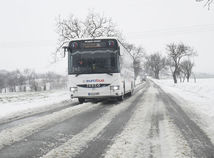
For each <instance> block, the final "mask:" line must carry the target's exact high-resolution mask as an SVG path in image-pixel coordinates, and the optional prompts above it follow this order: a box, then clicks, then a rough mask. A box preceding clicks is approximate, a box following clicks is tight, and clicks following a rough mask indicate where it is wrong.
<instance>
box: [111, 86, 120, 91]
mask: <svg viewBox="0 0 214 158" xmlns="http://www.w3.org/2000/svg"><path fill="white" fill-rule="evenodd" d="M119 89H120V86H118V85H117V86H110V90H119Z"/></svg>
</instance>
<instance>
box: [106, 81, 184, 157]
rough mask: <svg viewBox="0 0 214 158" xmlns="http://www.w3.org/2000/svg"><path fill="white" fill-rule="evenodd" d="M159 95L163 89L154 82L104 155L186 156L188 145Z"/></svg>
mask: <svg viewBox="0 0 214 158" xmlns="http://www.w3.org/2000/svg"><path fill="white" fill-rule="evenodd" d="M158 94H159V91H158V90H157V89H156V88H155V87H153V84H151V87H150V88H149V89H148V91H146V93H145V95H144V97H143V98H142V100H141V101H140V104H139V105H137V109H136V110H135V113H134V114H133V116H132V118H131V119H130V120H129V122H128V123H127V125H126V126H125V128H124V130H123V131H122V132H121V133H120V134H119V135H118V136H116V138H115V139H114V143H113V144H112V145H109V148H108V149H107V150H106V153H105V154H104V155H103V157H105V158H132V157H135V158H142V157H163V158H172V157H177V158H183V157H186V156H185V155H184V154H183V153H184V152H186V151H188V148H187V149H186V148H185V147H183V144H182V143H180V142H183V140H182V138H181V137H178V136H179V134H178V133H177V131H176V129H175V128H173V125H172V123H171V121H170V120H169V119H168V117H167V116H166V111H165V105H164V104H163V102H162V100H161V98H158ZM178 142H179V143H178Z"/></svg>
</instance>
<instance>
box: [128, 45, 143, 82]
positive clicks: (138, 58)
mask: <svg viewBox="0 0 214 158" xmlns="http://www.w3.org/2000/svg"><path fill="white" fill-rule="evenodd" d="M124 45H125V47H126V49H127V50H128V52H129V53H130V54H131V56H132V58H133V66H134V74H135V79H136V78H137V76H138V75H139V73H140V71H142V62H143V60H144V58H145V50H144V49H143V48H142V47H136V46H134V45H133V44H129V43H125V42H124Z"/></svg>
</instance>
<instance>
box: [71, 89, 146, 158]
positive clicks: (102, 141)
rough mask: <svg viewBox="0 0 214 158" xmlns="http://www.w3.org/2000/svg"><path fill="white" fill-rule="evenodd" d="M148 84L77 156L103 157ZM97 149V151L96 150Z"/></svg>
mask: <svg viewBox="0 0 214 158" xmlns="http://www.w3.org/2000/svg"><path fill="white" fill-rule="evenodd" d="M147 88H148V86H146V87H145V88H144V89H143V90H142V92H141V94H140V95H138V96H137V98H136V99H135V100H133V102H131V105H130V106H129V107H128V108H127V109H126V110H125V111H123V112H121V113H120V114H118V115H117V116H116V117H115V118H113V119H112V121H111V122H110V123H109V125H107V126H106V127H105V129H104V130H103V131H102V132H101V133H100V134H99V137H98V138H95V139H93V140H92V141H90V142H89V143H88V144H87V147H86V148H84V149H83V150H82V152H80V153H79V154H78V155H77V156H75V158H82V157H87V158H95V157H97V158H98V157H101V156H102V155H103V153H104V152H105V149H106V148H107V146H108V145H110V144H112V142H113V138H114V137H115V135H117V134H119V133H121V131H122V130H123V128H124V126H125V125H126V123H127V122H128V121H129V120H130V118H131V117H132V115H133V112H134V111H135V110H136V106H137V104H138V103H139V101H140V100H141V98H142V97H143V95H144V93H145V91H146V90H147ZM94 151H96V152H94Z"/></svg>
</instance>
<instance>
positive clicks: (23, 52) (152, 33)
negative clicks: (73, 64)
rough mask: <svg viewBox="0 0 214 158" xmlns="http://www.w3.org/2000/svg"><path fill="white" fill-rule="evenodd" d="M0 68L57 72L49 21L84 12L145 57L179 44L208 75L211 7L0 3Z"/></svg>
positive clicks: (150, 1) (213, 27)
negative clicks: (109, 24)
mask: <svg viewBox="0 0 214 158" xmlns="http://www.w3.org/2000/svg"><path fill="white" fill-rule="evenodd" d="M0 2H1V5H0V19H1V25H0V69H8V70H13V69H16V68H21V69H23V68H26V67H29V68H34V69H35V70H37V71H40V72H41V71H47V70H49V69H52V70H53V69H57V71H58V72H59V71H63V72H65V68H64V67H66V65H65V62H61V64H54V65H50V60H51V53H52V52H53V51H54V50H55V48H56V41H57V34H56V33H55V18H56V17H57V16H58V15H61V16H62V17H67V16H69V15H71V14H74V15H75V16H78V17H80V18H84V17H85V16H86V15H87V13H88V10H90V9H94V10H95V12H99V13H101V14H104V15H105V16H109V17H112V19H113V21H114V22H116V24H117V25H118V28H119V29H121V30H122V32H123V34H124V35H125V38H126V39H127V41H129V42H132V43H134V44H136V45H141V46H142V47H144V48H145V50H146V51H147V53H152V52H155V51H160V52H162V53H163V54H164V53H165V46H166V44H169V43H171V42H184V43H186V44H188V45H190V46H192V47H194V48H195V49H196V50H197V52H198V55H199V56H198V57H196V58H195V62H196V67H195V71H197V72H209V73H214V62H213V58H214V47H213V44H214V20H213V19H214V6H211V10H210V11H208V10H207V8H204V7H203V4H202V3H197V2H195V0H189V1H187V0H159V1H157V0H130V1H126V0H106V1H101V0H90V1H88V0H78V1H76V0H7V1H3V0H1V1H0Z"/></svg>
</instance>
